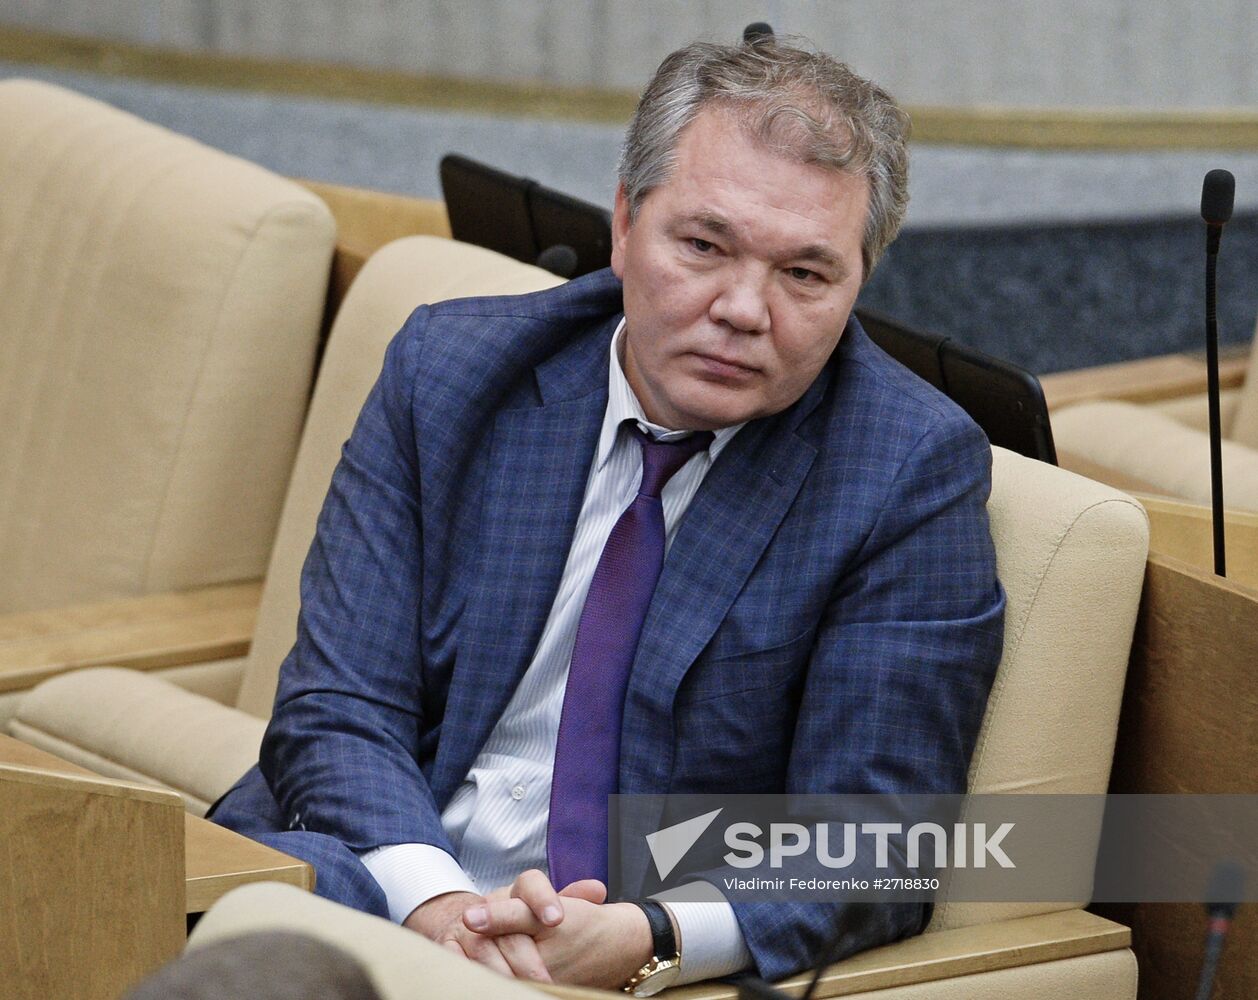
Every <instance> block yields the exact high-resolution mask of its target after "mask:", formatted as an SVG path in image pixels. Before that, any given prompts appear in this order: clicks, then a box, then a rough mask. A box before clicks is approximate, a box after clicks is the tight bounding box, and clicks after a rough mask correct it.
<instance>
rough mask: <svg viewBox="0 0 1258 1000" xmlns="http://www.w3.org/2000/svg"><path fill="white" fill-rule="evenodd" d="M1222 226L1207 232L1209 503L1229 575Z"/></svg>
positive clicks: (1218, 568)
mask: <svg viewBox="0 0 1258 1000" xmlns="http://www.w3.org/2000/svg"><path fill="white" fill-rule="evenodd" d="M1222 229H1223V227H1222V226H1209V227H1208V229H1207V234H1206V379H1207V382H1206V391H1207V394H1208V396H1209V401H1210V502H1211V506H1212V508H1213V514H1214V572H1215V575H1216V576H1223V577H1226V576H1227V557H1226V555H1225V547H1224V543H1223V536H1224V518H1223V444H1222V437H1223V431H1222V420H1221V417H1220V415H1219V322H1218V318H1217V317H1216V315H1215V300H1216V294H1217V293H1216V276H1215V270H1216V265H1217V263H1218V259H1219V236H1220V234H1221V232H1222Z"/></svg>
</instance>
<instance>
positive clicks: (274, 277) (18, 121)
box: [0, 80, 335, 638]
mask: <svg viewBox="0 0 1258 1000" xmlns="http://www.w3.org/2000/svg"><path fill="white" fill-rule="evenodd" d="M0 135H3V136H4V155H3V156H2V157H0V191H2V192H3V209H2V210H0V288H2V289H3V293H2V294H0V427H3V433H0V566H3V568H4V572H3V573H2V574H0V613H7V612H22V611H31V610H35V609H48V608H54V607H60V606H63V605H67V604H71V603H77V602H84V601H99V600H102V599H105V598H116V597H134V596H138V595H143V594H150V593H155V592H165V591H172V590H181V589H186V588H192V587H198V586H203V585H208V584H214V583H222V582H227V581H235V580H242V579H249V578H256V577H258V576H260V575H261V574H262V571H263V570H264V568H265V567H266V562H267V558H268V555H269V552H270V548H271V543H272V540H273V538H274V533H275V527H276V523H277V522H278V519H279V511H280V504H281V502H282V500H283V497H284V486H285V483H286V482H287V481H288V474H289V471H290V469H291V467H292V461H293V456H294V454H295V452H296V448H297V440H298V436H299V434H300V430H301V422H302V416H303V414H304V412H305V407H306V402H307V399H308V396H309V391H310V384H311V380H312V376H313V366H314V357H315V350H316V347H317V343H318V337H319V328H320V322H321V317H322V312H323V305H324V299H325V295H326V287H327V279H328V271H329V264H330V260H331V256H332V248H333V239H334V235H335V226H334V223H333V220H332V216H331V213H330V212H329V211H328V210H327V208H326V206H325V205H324V204H323V203H322V202H321V201H320V200H319V199H318V198H316V197H314V196H313V195H312V194H311V193H310V192H308V191H306V190H304V189H302V188H301V187H299V186H298V185H296V184H294V183H293V182H291V181H288V180H286V179H284V178H282V177H278V176H276V175H275V174H272V173H270V172H269V171H267V170H264V169H262V168H261V167H258V166H255V165H253V164H250V163H246V162H245V161H243V160H240V159H237V158H236V157H233V156H228V155H227V154H225V153H221V152H218V151H217V150H213V149H210V148H208V147H206V146H203V145H201V144H200V143H197V142H194V141H193V140H191V139H188V138H185V137H183V136H179V135H176V134H174V133H172V132H169V131H167V130H166V129H163V128H159V127H157V126H155V125H151V124H149V123H146V122H143V121H141V120H139V119H138V118H135V117H134V116H132V115H130V114H127V113H125V112H122V111H119V110H117V109H115V108H112V107H109V106H108V105H106V104H102V103H100V102H99V101H95V100H91V99H89V98H86V97H83V96H81V95H79V94H76V93H74V92H72V91H68V90H64V89H61V88H59V87H54V86H51V85H49V84H45V83H37V82H34V81H31V80H6V81H3V82H0ZM10 638H12V636H10Z"/></svg>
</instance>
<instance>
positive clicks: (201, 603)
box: [0, 580, 262, 693]
mask: <svg viewBox="0 0 1258 1000" xmlns="http://www.w3.org/2000/svg"><path fill="white" fill-rule="evenodd" d="M261 594H262V583H261V581H256V580H255V581H248V582H245V583H234V584H223V585H220V586H214V587H205V588H201V589H199V590H194V591H187V592H181V593H170V594H151V595H146V596H143V597H135V598H122V599H118V600H113V601H101V602H94V603H91V604H80V605H72V606H69V607H64V608H53V609H50V610H47V611H36V612H20V613H15V614H9V615H0V693H4V692H8V691H21V690H25V689H27V688H31V687H34V686H35V685H36V684H38V683H40V682H41V681H44V680H46V679H48V678H49V677H55V676H56V675H58V674H63V673H67V672H68V671H71V670H78V669H81V668H84V667H95V666H120V667H128V668H130V669H133V670H157V669H162V668H166V667H173V666H181V665H184V664H189V663H205V662H209V661H211V660H217V659H226V658H229V657H235V656H244V655H245V654H246V653H247V652H248V651H249V646H250V644H251V642H252V641H253V630H254V626H255V623H256V619H257V609H258V603H259V601H260V600H261Z"/></svg>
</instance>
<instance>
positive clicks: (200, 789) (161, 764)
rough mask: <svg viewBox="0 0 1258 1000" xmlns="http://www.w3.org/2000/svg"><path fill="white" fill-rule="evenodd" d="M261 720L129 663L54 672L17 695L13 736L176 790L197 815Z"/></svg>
mask: <svg viewBox="0 0 1258 1000" xmlns="http://www.w3.org/2000/svg"><path fill="white" fill-rule="evenodd" d="M265 729H266V720H264V719H259V718H256V717H255V716H252V715H248V714H246V713H245V712H242V711H240V710H239V709H236V708H229V707H228V706H226V705H221V704H219V703H218V702H216V701H213V700H211V699H209V698H205V697H202V696H201V695H198V694H193V693H191V692H189V691H185V690H183V689H182V688H179V687H176V686H175V685H173V684H170V683H168V682H166V681H164V680H161V679H160V678H157V677H150V676H146V675H145V674H142V673H137V672H136V671H134V670H119V669H116V668H111V667H98V668H96V669H94V670H80V671H76V672H75V673H73V674H68V675H66V676H64V677H56V678H53V679H52V680H50V681H48V682H46V683H44V684H41V685H40V686H39V687H37V688H36V689H35V690H34V691H32V692H31V693H30V694H28V695H26V696H25V697H24V698H23V699H22V703H21V705H20V706H19V707H18V712H17V715H16V716H15V717H14V719H13V721H12V722H11V723H10V724H9V730H10V732H11V733H12V734H13V735H14V736H16V737H17V738H18V739H20V740H23V741H25V742H27V743H30V744H32V745H33V746H36V747H39V748H41V749H43V750H46V751H48V752H49V753H52V754H56V755H57V756H58V757H60V758H61V759H63V760H68V761H70V762H72V763H75V764H78V765H80V766H82V767H85V768H88V769H90V770H92V771H94V772H96V773H97V774H104V775H107V776H109V777H112V778H121V779H123V780H127V781H138V782H141V783H144V784H149V785H154V784H155V785H160V786H162V787H164V788H168V789H170V790H172V791H175V792H178V793H179V795H180V796H181V797H182V798H183V800H184V803H185V805H186V807H187V808H188V810H189V811H190V812H194V813H196V814H197V815H204V814H205V811H206V810H207V809H208V808H209V807H210V804H211V803H212V802H214V800H215V799H217V798H218V797H219V796H220V795H222V794H223V793H224V792H226V791H227V789H229V788H230V787H231V786H232V784H233V783H234V782H235V781H236V780H237V779H238V778H239V777H240V776H241V775H242V774H244V773H245V771H247V770H248V769H249V768H250V767H252V766H253V765H254V764H255V763H257V760H258V748H259V746H260V745H261V743H262V734H263V732H264V731H265Z"/></svg>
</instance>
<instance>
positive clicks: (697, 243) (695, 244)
mask: <svg viewBox="0 0 1258 1000" xmlns="http://www.w3.org/2000/svg"><path fill="white" fill-rule="evenodd" d="M690 246H691V247H692V248H693V249H695V250H697V251H698V252H699V253H707V252H708V251H710V250H715V249H716V244H715V243H709V242H708V241H707V240H701V239H699V237H697V236H692V237H691V238H690Z"/></svg>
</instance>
